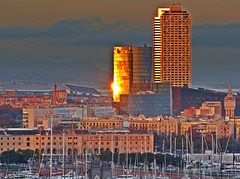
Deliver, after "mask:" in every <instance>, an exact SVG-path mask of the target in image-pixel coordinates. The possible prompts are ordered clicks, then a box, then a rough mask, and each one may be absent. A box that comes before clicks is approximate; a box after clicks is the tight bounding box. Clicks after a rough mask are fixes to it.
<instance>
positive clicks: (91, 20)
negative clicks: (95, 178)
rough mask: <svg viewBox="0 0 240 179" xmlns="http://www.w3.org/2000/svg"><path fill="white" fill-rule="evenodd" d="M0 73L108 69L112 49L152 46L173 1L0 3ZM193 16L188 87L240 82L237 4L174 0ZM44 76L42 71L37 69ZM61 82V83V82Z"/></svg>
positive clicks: (232, 1)
mask: <svg viewBox="0 0 240 179" xmlns="http://www.w3.org/2000/svg"><path fill="white" fill-rule="evenodd" d="M0 2H1V6H0V62H1V66H0V70H1V71H3V70H8V71H11V70H14V71H18V72H28V71H31V70H33V69H32V68H31V67H32V66H34V65H37V64H41V66H44V65H45V66H46V67H47V66H48V64H49V63H56V65H55V68H56V69H55V70H57V69H58V67H59V66H61V64H63V63H71V64H72V65H73V66H76V65H77V64H78V63H80V62H83V61H84V62H86V61H87V62H90V63H92V64H94V65H96V66H97V67H99V68H101V69H102V70H104V71H106V72H110V71H111V60H112V47H113V46H114V45H130V44H132V45H143V44H144V43H147V44H148V45H150V46H151V45H152V19H153V16H154V15H155V14H156V10H157V7H163V6H165V7H166V6H168V5H169V4H170V3H172V2H173V1H172V0H0ZM175 2H181V3H182V4H183V9H184V10H187V11H188V12H190V13H191V15H192V24H193V27H192V45H193V48H192V69H193V70H192V75H193V78H192V79H193V80H192V81H193V83H194V84H199V85H202V84H203V83H204V82H206V83H207V82H219V83H240V79H239V78H238V76H239V75H240V42H239V39H240V11H239V8H240V0H178V1H177V0H175ZM1 71H0V72H1ZM41 72H42V73H44V72H45V71H44V67H43V68H42V71H41ZM65 82H66V81H65Z"/></svg>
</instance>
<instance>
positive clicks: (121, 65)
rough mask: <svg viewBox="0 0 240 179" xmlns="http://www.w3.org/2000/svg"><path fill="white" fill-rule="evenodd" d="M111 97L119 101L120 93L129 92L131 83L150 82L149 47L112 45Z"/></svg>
mask: <svg viewBox="0 0 240 179" xmlns="http://www.w3.org/2000/svg"><path fill="white" fill-rule="evenodd" d="M113 50H114V53H113V58H114V60H113V61H114V64H113V66H114V72H113V73H114V83H113V86H112V87H113V98H114V101H115V102H119V100H120V94H130V93H131V90H132V87H133V84H136V83H144V82H151V78H152V77H151V76H152V48H151V47H147V46H144V47H134V46H127V47H114V49H113Z"/></svg>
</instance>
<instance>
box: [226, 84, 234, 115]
mask: <svg viewBox="0 0 240 179" xmlns="http://www.w3.org/2000/svg"><path fill="white" fill-rule="evenodd" d="M235 107H236V99H235V97H234V96H233V94H232V89H231V86H229V89H228V94H227V96H226V97H225V98H224V108H225V117H229V118H230V117H234V110H235Z"/></svg>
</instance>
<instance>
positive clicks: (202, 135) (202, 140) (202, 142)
mask: <svg viewBox="0 0 240 179" xmlns="http://www.w3.org/2000/svg"><path fill="white" fill-rule="evenodd" d="M202 162H203V131H202Z"/></svg>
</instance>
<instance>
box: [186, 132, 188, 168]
mask: <svg viewBox="0 0 240 179" xmlns="http://www.w3.org/2000/svg"><path fill="white" fill-rule="evenodd" d="M186 150H187V151H186V153H187V163H188V135H187V133H186Z"/></svg>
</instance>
